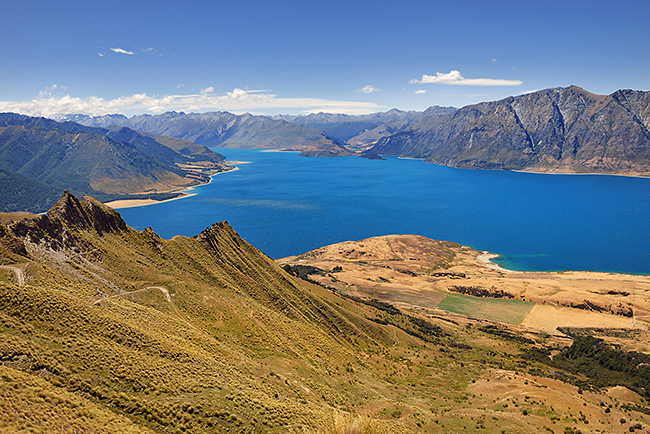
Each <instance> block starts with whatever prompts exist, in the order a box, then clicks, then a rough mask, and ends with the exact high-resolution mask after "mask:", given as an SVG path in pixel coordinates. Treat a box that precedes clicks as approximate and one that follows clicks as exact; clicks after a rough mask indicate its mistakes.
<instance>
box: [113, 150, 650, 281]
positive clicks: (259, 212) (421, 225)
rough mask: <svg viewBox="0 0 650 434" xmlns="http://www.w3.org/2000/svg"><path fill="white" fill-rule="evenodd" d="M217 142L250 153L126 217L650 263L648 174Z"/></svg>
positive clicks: (272, 241) (297, 249) (256, 238)
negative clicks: (503, 166) (544, 170)
mask: <svg viewBox="0 0 650 434" xmlns="http://www.w3.org/2000/svg"><path fill="white" fill-rule="evenodd" d="M215 150H216V151H217V152H220V153H221V154H223V155H225V156H226V157H227V158H228V160H231V161H249V162H250V163H249V164H240V165H238V167H239V170H238V171H233V172H228V173H222V174H218V175H216V176H214V177H213V179H212V182H211V183H210V184H208V185H204V186H200V187H197V188H195V189H194V193H196V195H195V196H193V197H190V198H186V199H181V200H175V201H170V202H165V203H161V204H156V205H150V206H143V207H136V208H126V209H121V210H119V211H120V213H121V214H122V216H123V217H124V219H125V220H126V222H127V223H128V224H129V225H130V226H132V227H134V228H136V229H143V228H145V227H147V226H151V227H152V228H153V230H154V231H155V232H156V233H158V234H159V235H160V236H162V237H163V238H170V237H172V236H174V235H187V236H192V235H196V234H198V233H199V232H200V231H202V230H203V229H205V228H206V227H208V226H210V225H211V224H212V223H214V222H218V221H222V220H228V222H229V223H230V224H231V226H232V227H233V228H234V229H235V230H236V231H237V232H238V233H239V234H240V235H241V236H242V237H243V238H244V239H245V240H246V241H248V242H249V243H251V244H252V245H254V246H255V247H257V248H258V249H260V250H261V251H263V252H264V253H266V254H267V255H269V256H271V257H273V258H280V257H284V256H290V255H296V254H300V253H304V252H306V251H308V250H311V249H314V248H317V247H320V246H323V245H327V244H332V243H336V242H340V241H347V240H359V239H363V238H367V237H371V236H376V235H386V234H418V235H424V236H426V237H430V238H434V239H440V240H448V241H454V242H457V243H461V244H463V245H468V246H472V247H473V248H476V249H478V250H489V251H491V252H494V253H498V254H500V255H501V258H499V259H497V260H495V262H498V263H500V265H502V266H504V267H506V268H511V269H517V270H539V271H551V270H592V271H614V272H626V273H639V274H649V273H650V179H644V178H630V177H620V176H600V175H542V174H530V173H515V172H506V171H487V170H466V169H454V168H449V167H443V166H437V165H434V164H430V163H424V162H423V161H419V160H410V159H399V158H393V157H388V158H387V160H386V161H375V160H365V159H361V158H358V157H339V158H306V157H299V156H298V154H297V153H287V152H263V151H259V150H250V149H215Z"/></svg>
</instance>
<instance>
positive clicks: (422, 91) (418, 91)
mask: <svg viewBox="0 0 650 434" xmlns="http://www.w3.org/2000/svg"><path fill="white" fill-rule="evenodd" d="M413 93H414V94H416V95H421V94H423V93H427V91H426V90H424V89H418V90H416V91H415V92H413Z"/></svg>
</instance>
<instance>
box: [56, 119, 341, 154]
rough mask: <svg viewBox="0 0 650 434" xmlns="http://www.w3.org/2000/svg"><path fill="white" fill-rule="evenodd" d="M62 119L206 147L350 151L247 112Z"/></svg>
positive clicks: (321, 134)
mask: <svg viewBox="0 0 650 434" xmlns="http://www.w3.org/2000/svg"><path fill="white" fill-rule="evenodd" d="M66 119H74V120H76V121H77V122H79V123H82V124H84V125H91V126H100V127H109V126H111V125H119V126H124V127H128V128H131V129H134V130H139V131H146V132H149V133H154V134H159V135H164V136H171V137H177V138H181V139H185V140H189V141H192V142H195V143H198V144H200V145H204V146H210V147H222V148H266V149H272V148H280V149H291V150H299V151H301V152H302V155H309V156H340V155H350V154H351V153H350V152H349V151H348V150H347V149H345V147H344V146H343V145H342V144H340V143H339V142H338V141H337V140H335V139H332V138H331V137H329V136H327V135H326V134H325V133H324V132H323V131H320V130H316V129H314V128H308V127H303V126H300V125H296V124H291V123H289V122H286V121H284V120H279V119H272V118H269V117H266V116H253V115H250V114H244V115H234V114H232V113H227V112H213V113H187V114H186V113H176V112H168V113H164V114H161V115H156V116H151V115H140V116H133V117H131V118H126V117H124V116H119V115H108V116H99V117H89V116H83V115H74V116H72V117H67V118H66Z"/></svg>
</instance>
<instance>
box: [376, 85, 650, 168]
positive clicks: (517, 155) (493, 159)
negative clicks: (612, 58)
mask: <svg viewBox="0 0 650 434" xmlns="http://www.w3.org/2000/svg"><path fill="white" fill-rule="evenodd" d="M370 152H373V153H377V154H382V155H399V156H405V157H414V158H423V159H425V160H426V161H429V162H432V163H436V164H441V165H445V166H452V167H461V168H472V169H501V170H527V171H533V172H557V173H601V174H623V175H643V176H649V175H650V92H641V91H632V90H619V91H617V92H615V93H613V94H611V95H595V94H593V93H590V92H587V91H585V90H584V89H581V88H579V87H577V86H570V87H567V88H554V89H546V90H542V91H538V92H532V93H529V94H524V95H520V96H516V97H509V98H506V99H503V100H500V101H493V102H485V103H480V104H475V105H470V106H466V107H463V108H461V109H459V110H457V111H455V112H453V113H449V114H445V115H441V116H424V117H422V118H421V119H420V120H419V121H418V122H416V123H414V124H412V125H410V126H408V127H407V128H405V129H404V130H403V131H401V132H398V133H396V134H394V135H391V136H388V137H384V138H382V139H381V140H379V142H378V143H377V144H376V145H375V146H374V147H373V148H372V149H371V150H370Z"/></svg>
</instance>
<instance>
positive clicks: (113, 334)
mask: <svg viewBox="0 0 650 434" xmlns="http://www.w3.org/2000/svg"><path fill="white" fill-rule="evenodd" d="M2 228H3V226H0V229H2ZM5 228H6V227H5ZM61 231H65V233H66V235H65V237H66V243H65V244H64V243H61V242H59V244H56V243H55V242H54V241H55V240H54V239H53V238H52V239H50V238H48V237H49V235H42V234H41V235H39V236H41V239H38V240H37V239H35V238H34V239H33V241H31V242H30V241H27V237H25V238H21V240H23V241H24V243H25V248H26V249H27V251H28V255H29V257H25V256H21V254H20V253H17V252H18V250H16V245H15V241H16V240H15V239H12V238H11V237H10V236H9V235H7V232H6V231H4V232H2V231H0V248H1V249H2V250H0V253H1V254H2V255H3V259H5V260H7V261H13V262H14V263H21V264H24V263H28V265H27V266H26V267H25V270H26V283H25V285H22V286H19V285H16V284H15V283H14V282H13V281H12V280H11V278H10V277H11V276H7V275H5V274H2V275H1V276H0V378H1V379H2V381H1V382H0V388H1V393H0V407H1V408H2V411H1V412H0V413H1V414H0V421H1V423H2V425H0V431H2V432H30V430H31V431H32V432H57V431H61V432H62V431H64V430H68V432H72V431H73V430H74V429H77V430H78V431H79V432H115V433H119V432H160V433H187V432H191V433H194V432H197V433H198V432H205V433H221V432H255V433H284V432H296V433H313V432H319V430H320V432H323V433H330V432H333V433H334V432H336V433H350V434H351V433H364V432H382V433H383V432H388V433H390V432H404V433H412V432H431V433H444V432H463V431H467V430H474V429H480V430H481V431H480V432H484V433H488V434H492V433H495V434H497V433H500V432H501V430H502V429H503V428H502V427H504V426H506V427H512V430H511V431H512V432H542V431H541V430H542V428H541V426H542V425H541V424H544V426H546V425H547V424H550V423H551V419H552V416H551V415H550V414H546V413H543V412H539V414H537V413H535V417H530V418H522V417H521V408H517V407H515V406H514V405H511V406H508V407H507V408H504V407H503V406H501V407H500V406H499V405H500V404H499V403H498V402H496V401H495V400H496V397H493V396H492V395H490V393H489V392H485V391H483V389H480V390H479V389H475V388H476V387H479V386H481V387H483V386H484V384H486V383H488V380H490V382H492V381H495V380H494V379H493V378H494V374H493V373H494V372H496V371H497V370H500V371H508V372H515V371H517V372H520V373H522V374H521V375H523V374H524V373H525V375H527V377H526V378H530V381H538V380H535V379H536V378H538V376H539V375H542V376H543V375H551V374H549V369H548V367H547V366H545V365H543V364H540V363H538V362H535V361H534V360H530V359H526V358H525V357H523V355H522V354H523V353H522V351H524V350H526V349H529V348H531V347H532V345H531V344H527V343H526V342H527V341H525V340H522V339H519V335H520V334H521V333H522V332H521V330H519V329H512V333H513V334H512V335H509V334H505V335H499V334H495V333H494V332H486V331H484V329H482V327H484V326H485V324H486V323H485V322H478V321H474V320H471V319H467V318H462V317H457V316H451V315H446V314H443V315H438V314H436V315H431V313H430V312H429V311H406V310H404V311H403V312H398V313H395V312H394V311H391V310H390V309H388V310H386V307H385V306H382V305H376V306H373V305H369V304H367V303H364V302H362V301H356V300H353V299H349V298H346V297H344V296H342V295H341V294H340V293H338V292H335V291H331V290H328V289H325V288H323V287H320V286H317V285H313V284H310V283H307V282H305V281H302V280H300V279H297V278H295V277H292V276H290V275H288V274H287V273H285V272H284V271H283V270H281V269H280V268H279V267H278V266H277V265H276V264H275V263H274V262H273V261H271V260H270V259H269V258H267V257H265V256H264V255H262V254H260V253H259V252H258V251H257V250H256V249H254V248H253V247H251V246H249V245H248V244H246V243H245V242H244V241H243V240H242V239H241V238H239V236H237V234H236V233H235V232H234V231H233V230H232V229H231V228H230V227H229V226H227V225H219V226H215V227H214V228H212V229H211V230H210V231H209V232H208V233H206V234H204V235H202V236H200V237H199V238H186V237H175V238H174V239H172V240H162V239H161V238H160V237H158V236H157V235H155V234H154V233H153V232H151V231H149V230H145V231H142V232H138V231H134V230H131V229H124V230H117V231H115V230H112V231H107V232H105V233H102V234H98V233H97V232H96V231H95V230H94V229H87V228H83V227H81V225H80V224H78V223H77V224H75V225H72V224H66V225H64V227H63V229H61ZM57 233H58V234H59V235H56V234H55V235H53V236H61V232H57ZM3 234H4V235H3ZM59 241H60V240H59ZM12 246H13V247H12ZM452 247H453V246H452ZM450 248H451V247H450ZM443 253H444V251H443ZM3 273H4V272H3ZM4 277H7V278H6V279H5V278H4ZM160 288H164V289H165V290H166V291H167V293H168V294H169V298H167V296H166V293H165V291H162V290H161V289H160ZM400 307H401V306H400ZM423 318H426V319H423ZM422 321H425V322H422ZM427 324H428V326H427ZM485 330H488V329H485ZM488 331H489V330H488ZM428 332H431V333H432V334H427V333H428ZM526 336H528V337H531V338H534V339H536V340H538V341H539V343H538V344H535V345H542V346H543V345H547V344H548V342H550V341H548V342H547V341H546V339H547V338H546V337H544V336H543V335H542V334H538V335H534V334H526ZM563 384H564V383H563ZM517 387H519V388H520V390H524V388H525V387H528V386H527V385H525V384H524V385H520V384H519V383H517V384H516V385H515V389H517ZM495 390H496V389H495ZM557 390H558V394H559V395H558V396H560V397H561V399H563V400H564V401H565V402H566V403H567V407H569V406H570V407H571V408H576V409H577V408H579V406H580V405H582V402H583V401H582V399H583V398H582V396H574V394H575V393H574V391H575V389H571V388H565V389H562V388H559V387H558V388H557ZM481 394H482V395H481ZM620 396H621V397H624V395H623V394H620ZM622 399H623V398H621V400H622ZM620 402H622V401H620ZM589 408H590V412H593V416H592V413H590V416H589V417H590V421H591V419H592V418H593V419H595V418H597V417H602V416H603V415H604V414H605V409H604V408H602V407H599V406H594V407H593V408H592V407H589ZM533 410H534V408H533ZM531 411H532V410H531ZM535 411H536V410H535ZM598 411H600V413H598ZM621 411H623V410H621ZM628 413H629V414H628ZM628 413H626V418H627V420H629V421H635V422H636V421H639V422H643V423H645V422H644V421H645V419H644V418H643V416H640V415H638V414H637V413H634V412H632V411H628ZM592 423H594V422H592ZM82 426H83V429H82V428H81V427H82ZM549 426H550V425H549ZM565 426H574V421H572V420H569V419H566V420H564V419H563V420H560V421H556V424H555V425H554V428H555V429H556V432H561V431H560V429H563V428H564V427H565ZM592 426H595V425H592ZM599 426H601V425H599ZM602 426H603V427H608V429H609V425H605V424H603V425H602ZM476 427H479V428H476ZM508 429H510V428H508ZM39 430H40V431H39Z"/></svg>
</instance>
